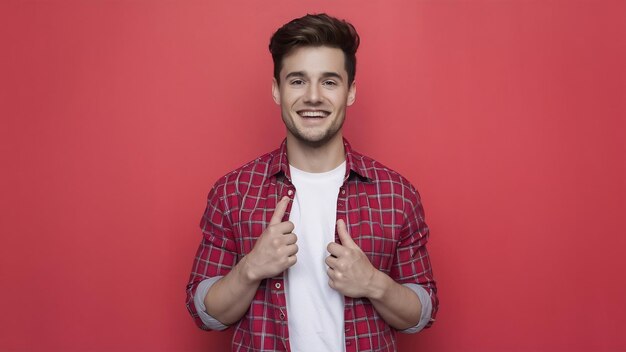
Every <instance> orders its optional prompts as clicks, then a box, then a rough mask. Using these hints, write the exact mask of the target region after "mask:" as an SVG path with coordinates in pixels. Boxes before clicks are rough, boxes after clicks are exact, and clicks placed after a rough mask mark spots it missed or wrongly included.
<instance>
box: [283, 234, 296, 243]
mask: <svg viewBox="0 0 626 352" xmlns="http://www.w3.org/2000/svg"><path fill="white" fill-rule="evenodd" d="M283 236H284V237H283V240H284V241H285V242H284V243H285V244H294V243H296V242H298V236H296V234H295V233H286V234H284V235H283Z"/></svg>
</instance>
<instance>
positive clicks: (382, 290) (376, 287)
mask: <svg viewBox="0 0 626 352" xmlns="http://www.w3.org/2000/svg"><path fill="white" fill-rule="evenodd" d="M391 284H392V280H391V278H390V277H389V276H387V275H386V274H385V273H383V272H382V271H380V270H375V271H374V275H372V279H371V280H370V284H369V285H368V289H369V293H368V295H367V298H369V299H371V300H377V301H380V300H382V299H383V297H385V294H386V293H387V290H389V287H390V285H391Z"/></svg>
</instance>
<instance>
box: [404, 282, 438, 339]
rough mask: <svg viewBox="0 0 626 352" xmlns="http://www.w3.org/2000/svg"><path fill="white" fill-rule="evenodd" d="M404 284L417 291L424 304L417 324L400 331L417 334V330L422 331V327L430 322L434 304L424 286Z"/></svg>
mask: <svg viewBox="0 0 626 352" xmlns="http://www.w3.org/2000/svg"><path fill="white" fill-rule="evenodd" d="M404 286H406V287H408V288H410V289H411V290H413V292H415V294H416V295H417V298H418V299H419V300H420V303H421V305H422V313H421V315H420V320H419V322H418V323H417V325H415V326H413V327H410V328H408V329H404V330H400V332H401V333H405V334H415V333H416V332H420V331H421V330H422V329H424V327H426V325H427V324H428V323H429V322H430V318H431V316H432V310H433V304H432V301H431V299H430V294H429V293H428V291H426V290H425V289H424V288H423V287H422V286H420V285H417V284H404Z"/></svg>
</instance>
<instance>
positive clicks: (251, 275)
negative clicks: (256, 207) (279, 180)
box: [245, 196, 298, 281]
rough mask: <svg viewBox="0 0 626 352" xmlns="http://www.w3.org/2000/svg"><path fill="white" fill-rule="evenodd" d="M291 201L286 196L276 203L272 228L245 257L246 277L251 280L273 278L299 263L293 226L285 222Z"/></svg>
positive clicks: (271, 222)
mask: <svg viewBox="0 0 626 352" xmlns="http://www.w3.org/2000/svg"><path fill="white" fill-rule="evenodd" d="M289 201H290V199H289V197H286V196H285V197H283V198H282V199H281V200H280V201H279V202H278V203H277V204H276V209H275V210H274V214H273V215H272V219H271V220H270V223H269V225H268V226H267V227H266V228H265V231H263V233H262V234H261V236H260V237H259V238H258V239H257V241H256V243H255V244H254V248H252V250H251V251H250V253H248V255H246V257H245V258H246V264H247V265H246V273H247V275H246V276H247V278H248V279H249V280H250V281H260V280H263V279H266V278H270V277H274V276H276V275H278V274H280V273H282V272H283V271H285V270H286V269H287V268H289V267H290V266H292V265H294V264H295V263H296V253H297V252H298V246H297V245H296V241H297V240H298V238H297V237H296V235H295V234H294V233H292V231H293V229H294V224H293V223H292V222H290V221H282V219H283V216H284V215H285V211H286V210H287V206H288V205H289Z"/></svg>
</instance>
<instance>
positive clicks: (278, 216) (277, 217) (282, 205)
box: [270, 196, 291, 225]
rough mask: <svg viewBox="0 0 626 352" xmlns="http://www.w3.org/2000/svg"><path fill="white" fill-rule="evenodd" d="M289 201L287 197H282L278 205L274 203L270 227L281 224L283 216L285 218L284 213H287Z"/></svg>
mask: <svg viewBox="0 0 626 352" xmlns="http://www.w3.org/2000/svg"><path fill="white" fill-rule="evenodd" d="M290 200H291V199H290V198H289V197H287V196H284V197H283V198H282V199H281V200H280V201H279V202H278V203H276V209H274V213H273V214H272V219H271V220H270V225H276V224H280V223H281V222H283V216H285V211H287V205H289V201H290Z"/></svg>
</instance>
